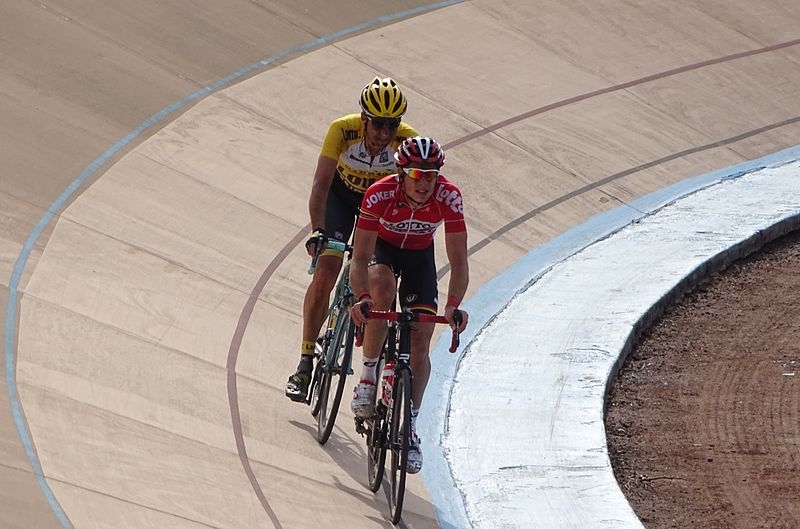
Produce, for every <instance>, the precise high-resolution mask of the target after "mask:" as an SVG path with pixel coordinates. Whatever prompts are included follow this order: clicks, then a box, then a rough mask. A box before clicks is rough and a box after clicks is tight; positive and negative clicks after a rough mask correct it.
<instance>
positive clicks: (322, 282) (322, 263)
mask: <svg viewBox="0 0 800 529" xmlns="http://www.w3.org/2000/svg"><path fill="white" fill-rule="evenodd" d="M340 267H341V261H337V260H336V259H324V260H323V259H320V260H319V263H318V264H317V269H316V271H315V272H314V277H313V278H312V279H311V286H310V288H312V289H314V290H316V291H318V292H323V293H330V291H331V290H333V286H334V285H335V284H336V280H337V279H338V278H339V269H340Z"/></svg>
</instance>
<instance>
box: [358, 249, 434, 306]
mask: <svg viewBox="0 0 800 529" xmlns="http://www.w3.org/2000/svg"><path fill="white" fill-rule="evenodd" d="M369 264H370V265H373V264H384V265H387V266H388V267H389V268H391V269H392V271H393V272H394V274H395V276H398V277H400V288H399V291H400V304H401V308H408V309H410V310H411V311H413V312H428V313H430V314H436V311H437V310H438V307H439V299H438V298H439V288H438V286H437V281H436V259H435V256H434V253H433V243H431V244H430V246H428V247H427V248H425V249H424V250H403V249H402V248H398V247H397V246H394V245H393V244H389V243H388V242H386V241H384V240H383V239H381V238H378V240H377V242H376V243H375V255H374V256H373V257H372V260H371V261H370V262H369Z"/></svg>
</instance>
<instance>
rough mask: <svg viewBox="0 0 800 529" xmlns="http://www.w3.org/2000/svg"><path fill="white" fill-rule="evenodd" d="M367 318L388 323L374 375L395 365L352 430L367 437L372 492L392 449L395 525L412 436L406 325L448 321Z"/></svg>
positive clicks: (411, 316) (407, 315)
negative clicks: (365, 416)
mask: <svg viewBox="0 0 800 529" xmlns="http://www.w3.org/2000/svg"><path fill="white" fill-rule="evenodd" d="M367 317H368V318H375V319H382V320H387V321H390V322H391V324H390V327H389V330H388V334H387V338H386V342H385V343H384V347H383V351H382V352H381V359H380V361H379V362H378V366H377V368H376V369H378V372H379V373H382V372H383V368H382V366H384V365H389V364H391V363H393V364H394V368H393V369H392V370H391V374H390V376H389V377H388V380H387V377H386V376H385V374H384V375H383V376H381V377H380V378H381V380H380V390H379V391H378V394H377V403H376V406H375V415H373V417H371V418H369V419H359V418H355V424H356V431H357V432H358V433H360V434H361V435H362V436H366V444H367V475H368V480H369V485H368V488H369V489H370V490H371V491H372V492H377V491H378V489H380V488H381V483H382V481H383V474H384V471H385V466H386V451H387V450H389V451H391V460H390V465H389V467H390V473H391V481H390V483H391V496H390V497H389V519H390V520H391V522H392V523H393V524H397V523H398V522H399V521H400V517H401V514H402V511H403V498H404V495H405V486H406V474H407V468H406V465H407V463H408V450H409V442H410V432H411V381H412V373H411V367H410V366H409V364H408V360H409V357H410V355H411V324H412V323H413V322H422V323H448V321H447V320H446V319H445V318H444V316H433V315H431V314H421V313H416V312H410V311H408V310H403V311H402V312H395V311H370V312H369V313H368V314H367ZM455 319H456V323H457V324H459V325H460V323H461V313H460V311H456V312H455ZM458 336H459V335H458V331H457V330H455V329H454V330H453V338H452V341H451V343H450V352H451V353H452V352H455V350H456V349H457V348H458V344H459V338H458Z"/></svg>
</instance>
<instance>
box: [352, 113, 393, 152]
mask: <svg viewBox="0 0 800 529" xmlns="http://www.w3.org/2000/svg"><path fill="white" fill-rule="evenodd" d="M361 121H363V122H364V143H365V144H366V145H367V150H368V151H369V153H370V154H372V155H373V156H374V155H376V154H378V153H380V152H381V151H383V150H384V149H385V148H386V147H387V146H388V145H389V143H391V141H392V140H393V139H394V137H395V136H396V135H397V127H399V126H400V120H399V119H397V120H394V119H393V120H387V119H380V118H369V117H367V115H366V114H364V113H363V112H362V114H361Z"/></svg>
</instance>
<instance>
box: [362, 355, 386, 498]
mask: <svg viewBox="0 0 800 529" xmlns="http://www.w3.org/2000/svg"><path fill="white" fill-rule="evenodd" d="M383 360H384V357H383V355H381V357H380V360H379V361H378V365H377V366H376V370H377V372H378V373H381V372H382V371H383ZM378 384H379V385H378V391H377V392H376V393H377V394H376V396H375V397H376V400H377V403H376V404H375V417H374V418H373V419H372V420H370V422H369V427H368V428H367V478H368V482H369V485H367V487H368V488H369V490H371V491H372V492H378V489H380V488H381V482H382V481H383V474H384V469H385V467H386V446H387V437H386V435H387V433H386V432H387V427H388V422H387V420H386V406H384V405H383V402H382V401H381V393H380V388H381V386H380V384H381V380H380V377H379V378H378Z"/></svg>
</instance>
